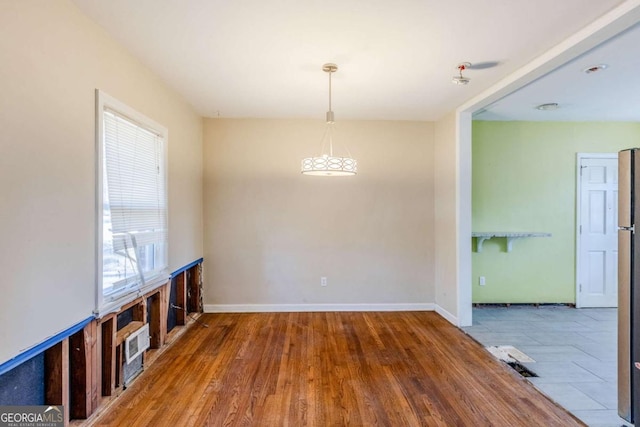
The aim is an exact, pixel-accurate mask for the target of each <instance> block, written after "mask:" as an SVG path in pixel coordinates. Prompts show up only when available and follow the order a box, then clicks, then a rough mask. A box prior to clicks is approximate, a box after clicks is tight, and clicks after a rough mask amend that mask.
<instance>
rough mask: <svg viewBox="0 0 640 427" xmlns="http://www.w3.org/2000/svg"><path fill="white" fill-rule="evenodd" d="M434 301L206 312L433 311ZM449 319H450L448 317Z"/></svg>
mask: <svg viewBox="0 0 640 427" xmlns="http://www.w3.org/2000/svg"><path fill="white" fill-rule="evenodd" d="M435 309H436V306H435V304H432V303H418V304H414V303H407V304H205V305H204V312H205V313H273V312H296V311H300V312H303V311H307V312H308V311H433V310H435ZM447 320H448V319H447Z"/></svg>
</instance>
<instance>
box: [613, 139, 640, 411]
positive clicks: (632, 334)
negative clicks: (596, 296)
mask: <svg viewBox="0 0 640 427" xmlns="http://www.w3.org/2000/svg"><path fill="white" fill-rule="evenodd" d="M618 178H619V179H618V226H619V227H618V414H619V415H620V416H621V417H622V418H624V419H625V420H627V421H629V422H631V423H635V422H638V421H640V149H637V148H632V149H629V150H623V151H620V153H619V154H618ZM636 222H637V223H638V230H637V232H636V229H635V224H636Z"/></svg>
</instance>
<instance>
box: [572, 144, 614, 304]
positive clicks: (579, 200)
mask: <svg viewBox="0 0 640 427" xmlns="http://www.w3.org/2000/svg"><path fill="white" fill-rule="evenodd" d="M617 158H618V153H576V223H575V226H576V241H575V245H576V246H575V251H576V282H575V291H576V308H582V301H581V300H580V292H579V287H580V279H581V277H580V247H581V245H582V240H581V236H582V234H581V233H580V224H582V217H581V214H582V197H581V196H582V180H581V179H580V169H581V166H582V160H585V159H617Z"/></svg>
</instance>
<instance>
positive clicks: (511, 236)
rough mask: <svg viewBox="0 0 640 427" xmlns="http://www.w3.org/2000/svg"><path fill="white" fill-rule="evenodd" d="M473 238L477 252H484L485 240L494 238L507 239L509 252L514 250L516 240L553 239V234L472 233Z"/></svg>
mask: <svg viewBox="0 0 640 427" xmlns="http://www.w3.org/2000/svg"><path fill="white" fill-rule="evenodd" d="M471 237H475V238H476V252H482V244H483V243H484V241H485V240H488V239H491V238H493V237H504V238H506V239H507V252H511V250H512V249H513V241H514V240H515V239H524V238H527V237H551V233H529V232H510V231H492V232H476V231H474V232H472V233H471Z"/></svg>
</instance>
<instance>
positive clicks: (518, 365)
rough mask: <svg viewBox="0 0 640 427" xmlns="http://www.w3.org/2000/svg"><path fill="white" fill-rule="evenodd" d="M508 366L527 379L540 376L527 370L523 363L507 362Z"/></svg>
mask: <svg viewBox="0 0 640 427" xmlns="http://www.w3.org/2000/svg"><path fill="white" fill-rule="evenodd" d="M506 363H507V365H509V366H511V367H512V368H513V369H514V370H515V371H516V372H517V373H519V374H520V375H522V376H523V377H525V378H531V377H537V376H538V374H536V373H535V372H533V371H532V370H530V369H529V368H527V367H526V366H524V365H523V364H521V363H518V362H506Z"/></svg>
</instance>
